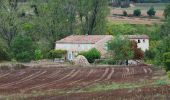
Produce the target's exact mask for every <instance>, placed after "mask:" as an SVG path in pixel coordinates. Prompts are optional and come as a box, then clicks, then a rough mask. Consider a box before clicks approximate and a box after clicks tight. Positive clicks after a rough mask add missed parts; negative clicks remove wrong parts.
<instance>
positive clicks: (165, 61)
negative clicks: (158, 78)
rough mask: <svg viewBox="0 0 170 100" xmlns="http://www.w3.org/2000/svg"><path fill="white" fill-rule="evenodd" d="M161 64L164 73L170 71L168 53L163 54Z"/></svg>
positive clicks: (169, 54)
mask: <svg viewBox="0 0 170 100" xmlns="http://www.w3.org/2000/svg"><path fill="white" fill-rule="evenodd" d="M163 63H164V66H165V69H166V71H170V52H167V53H164V54H163Z"/></svg>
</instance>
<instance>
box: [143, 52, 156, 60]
mask: <svg viewBox="0 0 170 100" xmlns="http://www.w3.org/2000/svg"><path fill="white" fill-rule="evenodd" d="M155 55H156V53H155V51H153V50H146V51H145V58H146V59H150V60H151V59H154V58H155Z"/></svg>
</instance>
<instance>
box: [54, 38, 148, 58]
mask: <svg viewBox="0 0 170 100" xmlns="http://www.w3.org/2000/svg"><path fill="white" fill-rule="evenodd" d="M124 37H125V38H128V39H130V40H134V41H136V42H137V45H138V48H141V49H142V50H143V51H146V50H147V49H149V37H148V36H147V35H125V36H124ZM112 39H113V36H112V35H71V36H68V37H66V38H63V39H61V40H59V41H56V44H55V49H56V50H67V59H68V60H73V59H74V58H75V57H76V56H77V54H78V53H79V52H82V51H88V50H90V49H92V48H96V49H97V50H98V51H100V53H101V56H102V57H105V56H106V55H107V42H108V41H110V40H112Z"/></svg>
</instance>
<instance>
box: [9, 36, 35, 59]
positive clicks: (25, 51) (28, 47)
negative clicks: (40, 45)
mask: <svg viewBox="0 0 170 100" xmlns="http://www.w3.org/2000/svg"><path fill="white" fill-rule="evenodd" d="M11 51H12V55H13V57H14V58H15V59H16V60H17V61H21V62H29V61H31V60H32V59H34V43H33V41H32V39H31V38H30V37H27V36H22V35H19V36H17V37H15V38H14V40H13V41H12V44H11Z"/></svg>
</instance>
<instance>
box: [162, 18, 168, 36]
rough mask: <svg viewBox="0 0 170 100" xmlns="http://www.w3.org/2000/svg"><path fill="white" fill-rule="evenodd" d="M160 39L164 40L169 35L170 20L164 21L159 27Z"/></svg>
mask: <svg viewBox="0 0 170 100" xmlns="http://www.w3.org/2000/svg"><path fill="white" fill-rule="evenodd" d="M160 33H161V34H160V37H161V38H164V37H167V36H169V35H170V18H167V19H166V22H165V23H164V24H163V25H162V26H161V32H160Z"/></svg>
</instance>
